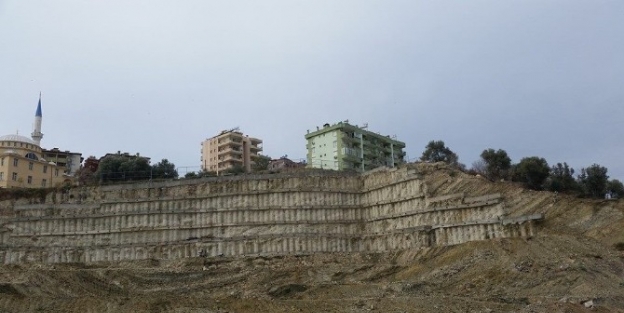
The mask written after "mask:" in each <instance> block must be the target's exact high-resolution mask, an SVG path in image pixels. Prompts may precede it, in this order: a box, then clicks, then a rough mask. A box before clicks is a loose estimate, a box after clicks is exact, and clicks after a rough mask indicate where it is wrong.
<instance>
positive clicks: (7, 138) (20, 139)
mask: <svg viewBox="0 0 624 313" xmlns="http://www.w3.org/2000/svg"><path fill="white" fill-rule="evenodd" d="M0 141H17V142H23V143H28V144H31V145H35V146H39V145H38V144H37V143H36V142H35V141H34V140H32V139H30V138H28V137H24V136H21V135H15V134H13V135H5V136H2V137H0Z"/></svg>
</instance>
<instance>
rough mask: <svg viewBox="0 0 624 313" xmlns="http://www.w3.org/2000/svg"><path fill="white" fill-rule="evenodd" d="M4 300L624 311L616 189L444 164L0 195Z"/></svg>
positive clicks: (16, 305)
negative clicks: (559, 190) (568, 189)
mask: <svg viewBox="0 0 624 313" xmlns="http://www.w3.org/2000/svg"><path fill="white" fill-rule="evenodd" d="M0 245H1V246H2V249H1V250H0V263H1V264H2V266H1V268H0V312H130V311H132V312H197V313H198V312H433V311H438V312H587V311H595V312H624V204H623V202H622V201H621V200H591V199H581V198H578V197H576V196H573V195H563V194H558V195H557V194H554V193H551V192H545V191H531V190H527V189H524V188H522V187H521V186H519V185H518V184H515V183H512V182H491V181H489V180H487V179H485V178H483V177H480V176H474V175H469V174H466V173H464V172H461V171H459V170H456V169H454V168H451V167H449V166H447V165H446V164H444V163H435V164H425V163H420V164H408V165H404V166H401V167H398V168H392V169H390V168H380V169H376V170H372V171H369V172H366V173H362V174H359V173H350V172H341V171H330V170H301V171H292V172H285V173H278V174H262V175H239V176H227V177H206V178H196V179H178V180H169V181H160V182H138V183H127V184H118V185H107V186H89V187H71V188H69V187H68V188H60V189H49V190H47V191H46V192H43V191H42V192H32V193H29V194H23V195H21V196H4V197H3V198H2V199H1V200H0Z"/></svg>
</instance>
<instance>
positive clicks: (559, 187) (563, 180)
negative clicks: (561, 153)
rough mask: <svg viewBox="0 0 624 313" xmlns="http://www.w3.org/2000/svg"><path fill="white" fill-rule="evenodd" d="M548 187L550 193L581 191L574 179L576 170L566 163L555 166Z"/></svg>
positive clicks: (551, 170) (551, 171)
mask: <svg viewBox="0 0 624 313" xmlns="http://www.w3.org/2000/svg"><path fill="white" fill-rule="evenodd" d="M546 185H547V189H548V190H550V191H557V192H566V191H577V190H579V185H578V183H577V182H576V180H575V179H574V169H573V168H571V167H569V166H568V164H567V163H565V162H563V164H561V163H557V165H553V167H552V168H551V169H550V177H549V178H548V181H547V183H546Z"/></svg>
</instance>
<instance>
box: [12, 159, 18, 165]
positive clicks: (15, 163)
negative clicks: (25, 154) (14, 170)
mask: <svg viewBox="0 0 624 313" xmlns="http://www.w3.org/2000/svg"><path fill="white" fill-rule="evenodd" d="M17 162H18V159H17V158H15V159H13V166H17Z"/></svg>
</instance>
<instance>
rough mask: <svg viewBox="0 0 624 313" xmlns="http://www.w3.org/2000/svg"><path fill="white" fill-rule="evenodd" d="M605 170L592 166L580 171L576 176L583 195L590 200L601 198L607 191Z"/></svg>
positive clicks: (596, 165) (595, 165) (604, 168)
mask: <svg viewBox="0 0 624 313" xmlns="http://www.w3.org/2000/svg"><path fill="white" fill-rule="evenodd" d="M608 181H609V176H608V175H607V168H606V167H604V166H600V165H598V164H592V165H591V166H589V167H587V168H582V169H581V174H579V176H578V182H579V185H581V187H582V190H583V194H584V195H585V196H589V197H592V198H602V197H603V195H604V194H605V192H606V191H607V182H608Z"/></svg>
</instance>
